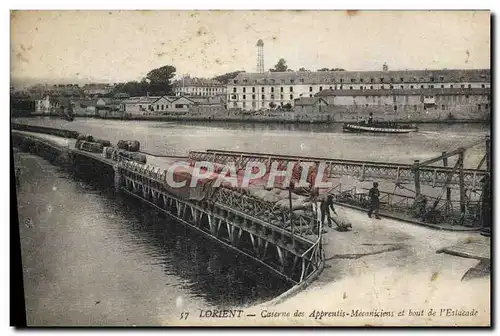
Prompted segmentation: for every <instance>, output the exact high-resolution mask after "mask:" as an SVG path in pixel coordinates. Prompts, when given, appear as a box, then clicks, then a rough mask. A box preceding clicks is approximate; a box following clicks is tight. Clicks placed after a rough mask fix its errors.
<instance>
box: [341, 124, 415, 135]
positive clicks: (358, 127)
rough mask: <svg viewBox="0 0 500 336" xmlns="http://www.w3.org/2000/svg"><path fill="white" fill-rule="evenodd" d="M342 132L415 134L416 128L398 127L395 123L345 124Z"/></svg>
mask: <svg viewBox="0 0 500 336" xmlns="http://www.w3.org/2000/svg"><path fill="white" fill-rule="evenodd" d="M343 130H344V132H353V133H361V132H368V133H410V132H417V131H418V128H417V127H416V126H410V125H398V124H396V123H391V122H384V123H345V124H344V127H343Z"/></svg>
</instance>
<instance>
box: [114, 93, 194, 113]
mask: <svg viewBox="0 0 500 336" xmlns="http://www.w3.org/2000/svg"><path fill="white" fill-rule="evenodd" d="M196 104H197V103H196V102H195V101H194V100H192V99H190V98H189V97H183V96H181V97H176V96H174V97H171V96H161V97H160V96H155V97H152V96H146V97H130V98H128V99H125V100H123V101H122V102H121V103H120V110H121V111H123V112H124V113H126V114H131V115H161V114H164V113H170V112H175V113H179V112H188V111H189V108H190V107H191V106H194V105H196Z"/></svg>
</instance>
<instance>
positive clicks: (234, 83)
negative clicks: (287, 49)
mask: <svg viewBox="0 0 500 336" xmlns="http://www.w3.org/2000/svg"><path fill="white" fill-rule="evenodd" d="M490 85H491V75H490V70H489V69H475V70H459V69H458V70H457V69H454V70H401V71H317V72H307V71H303V72H302V71H301V72H266V73H240V74H238V75H237V76H236V77H235V78H234V79H232V80H230V81H229V83H228V85H227V101H228V104H227V106H228V108H239V109H243V110H260V109H269V108H270V107H272V106H275V105H276V106H284V105H286V104H291V105H292V106H293V105H294V103H295V100H296V99H298V98H301V97H314V96H315V95H316V94H317V93H319V92H322V91H323V90H339V91H342V92H345V91H351V92H352V95H351V96H356V97H360V96H365V97H368V96H370V97H373V96H387V94H386V92H388V91H393V90H398V91H399V90H401V92H403V91H409V92H414V91H415V90H425V89H430V90H433V89H461V90H462V91H459V93H457V94H456V95H455V94H454V95H452V96H466V95H467V89H489V88H490ZM378 91H380V92H384V95H380V94H371V93H372V92H378ZM394 92H396V91H394ZM389 95H390V94H389ZM357 99H358V100H359V99H360V98H357ZM366 99H367V101H368V100H369V99H368V98H366ZM390 99H394V98H390ZM424 99H425V98H424ZM460 99H462V98H460ZM366 104H370V103H368V102H366V103H364V105H366ZM391 105H393V104H391ZM441 105H447V104H441ZM448 105H449V104H448Z"/></svg>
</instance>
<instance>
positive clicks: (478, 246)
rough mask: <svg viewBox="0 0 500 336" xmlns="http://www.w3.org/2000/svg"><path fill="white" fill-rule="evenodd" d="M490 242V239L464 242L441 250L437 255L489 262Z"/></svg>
mask: <svg viewBox="0 0 500 336" xmlns="http://www.w3.org/2000/svg"><path fill="white" fill-rule="evenodd" d="M490 251H491V242H490V239H489V238H487V239H482V240H480V241H474V242H464V243H460V244H457V245H454V246H449V247H445V248H442V249H440V250H438V251H437V253H446V254H450V255H454V256H458V257H463V258H470V259H477V260H480V261H490V260H491V256H490Z"/></svg>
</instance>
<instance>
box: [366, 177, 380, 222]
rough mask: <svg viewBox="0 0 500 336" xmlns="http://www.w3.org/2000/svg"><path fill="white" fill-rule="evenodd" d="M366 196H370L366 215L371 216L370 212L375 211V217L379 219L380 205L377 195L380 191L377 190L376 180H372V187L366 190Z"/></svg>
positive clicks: (378, 195)
mask: <svg viewBox="0 0 500 336" xmlns="http://www.w3.org/2000/svg"><path fill="white" fill-rule="evenodd" d="M368 197H370V206H369V208H368V217H370V218H372V213H373V212H375V218H376V219H380V216H379V215H378V210H379V206H380V202H379V197H380V191H379V190H378V182H373V188H371V189H370V191H369V192H368Z"/></svg>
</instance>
